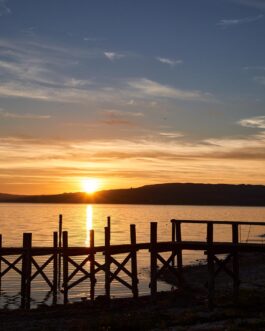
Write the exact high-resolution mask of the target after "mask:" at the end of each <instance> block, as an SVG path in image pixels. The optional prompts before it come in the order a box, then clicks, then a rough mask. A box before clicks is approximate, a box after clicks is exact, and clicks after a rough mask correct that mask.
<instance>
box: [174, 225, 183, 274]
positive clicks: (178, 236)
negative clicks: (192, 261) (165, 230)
mask: <svg viewBox="0 0 265 331" xmlns="http://www.w3.org/2000/svg"><path fill="white" fill-rule="evenodd" d="M175 230H176V242H177V243H179V244H180V243H181V241H182V239H181V222H180V221H176V223H175ZM182 266H183V262H182V249H181V248H178V250H177V267H178V269H179V271H181V270H182Z"/></svg>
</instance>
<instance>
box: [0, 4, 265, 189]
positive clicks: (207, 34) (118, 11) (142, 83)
mask: <svg viewBox="0 0 265 331" xmlns="http://www.w3.org/2000/svg"><path fill="white" fill-rule="evenodd" d="M264 31H265V3H264V0H201V1H198V0H190V1H186V0H180V1H174V0H154V1H148V0H134V1H130V0H115V1H108V0H100V1H84V0H57V1H53V0H46V1H36V0H26V1H16V0H0V76H1V81H0V193H1V192H5V193H21V194H23V193H24V194H49V193H62V192H74V191H80V183H81V182H82V180H83V179H84V178H100V179H101V180H102V183H103V184H104V185H103V184H102V183H101V184H102V185H101V187H100V188H101V189H111V188H129V187H132V186H133V187H136V186H141V185H144V184H153V183H165V182H197V183H198V182H204V183H250V184H265V166H264V163H265V162H264V161H265V42H264Z"/></svg>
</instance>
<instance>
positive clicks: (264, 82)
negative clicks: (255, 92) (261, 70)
mask: <svg viewBox="0 0 265 331" xmlns="http://www.w3.org/2000/svg"><path fill="white" fill-rule="evenodd" d="M254 81H255V82H257V83H259V84H261V85H265V76H256V77H254Z"/></svg>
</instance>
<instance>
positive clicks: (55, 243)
mask: <svg viewBox="0 0 265 331" xmlns="http://www.w3.org/2000/svg"><path fill="white" fill-rule="evenodd" d="M53 250H54V251H53V288H52V291H53V304H54V305H55V304H56V303H57V286H58V252H57V250H58V232H53Z"/></svg>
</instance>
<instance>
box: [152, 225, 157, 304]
mask: <svg viewBox="0 0 265 331" xmlns="http://www.w3.org/2000/svg"><path fill="white" fill-rule="evenodd" d="M150 234H151V238H150V264H151V266H150V267H151V283H150V289H151V297H152V299H153V300H155V297H156V292H157V279H156V276H157V223H156V222H151V233H150Z"/></svg>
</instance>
